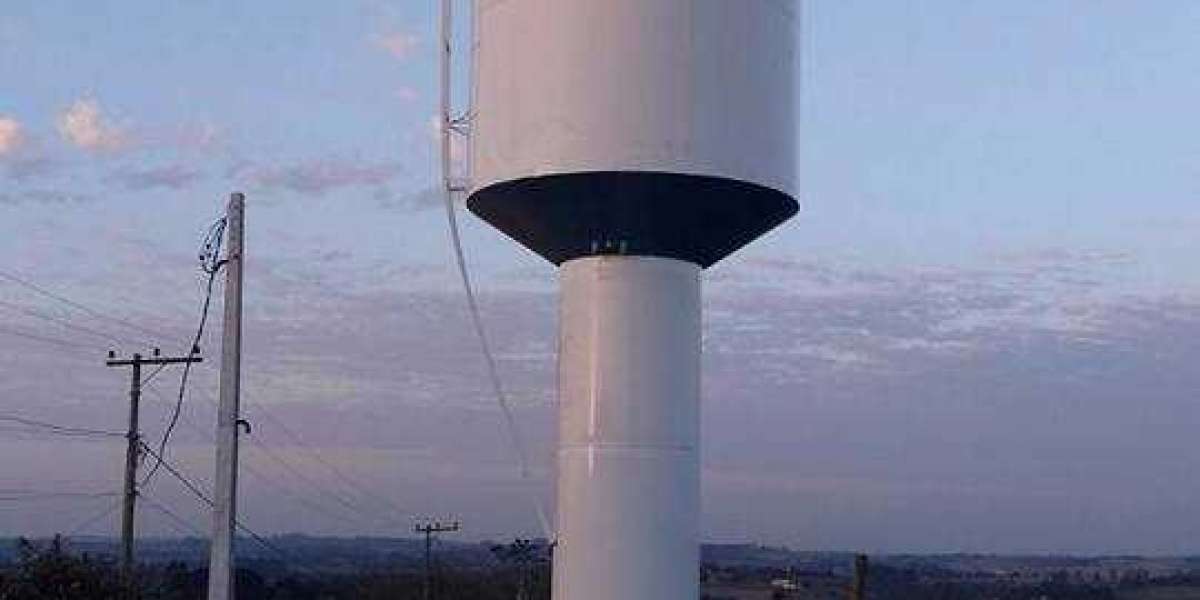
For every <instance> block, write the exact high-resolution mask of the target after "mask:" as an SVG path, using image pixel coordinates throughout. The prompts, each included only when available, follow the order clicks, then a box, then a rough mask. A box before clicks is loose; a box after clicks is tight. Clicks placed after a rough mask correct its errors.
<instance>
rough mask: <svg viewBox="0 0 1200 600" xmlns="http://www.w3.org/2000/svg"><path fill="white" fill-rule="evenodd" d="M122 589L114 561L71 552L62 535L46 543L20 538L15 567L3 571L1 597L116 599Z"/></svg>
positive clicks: (20, 599)
mask: <svg viewBox="0 0 1200 600" xmlns="http://www.w3.org/2000/svg"><path fill="white" fill-rule="evenodd" d="M122 590H123V587H122V585H121V581H120V578H119V576H118V575H117V571H116V570H115V569H113V568H112V565H111V564H109V563H107V562H101V561H98V560H94V559H92V558H90V557H88V556H87V555H83V556H75V555H73V554H71V553H70V552H68V551H67V548H66V544H65V542H64V541H63V538H62V537H61V536H54V539H52V540H50V542H49V543H47V544H46V545H45V546H38V545H37V544H34V543H33V542H31V541H29V540H27V539H25V538H19V539H18V540H17V561H16V565H15V568H14V569H12V570H11V571H9V572H7V573H5V574H3V575H0V600H76V599H79V600H83V599H88V600H108V599H113V600H115V599H117V598H120V597H121V593H122Z"/></svg>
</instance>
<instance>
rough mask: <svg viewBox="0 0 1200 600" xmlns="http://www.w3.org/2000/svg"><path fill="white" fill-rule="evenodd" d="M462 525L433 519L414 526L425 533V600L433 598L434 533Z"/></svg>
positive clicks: (416, 529)
mask: <svg viewBox="0 0 1200 600" xmlns="http://www.w3.org/2000/svg"><path fill="white" fill-rule="evenodd" d="M461 527H462V524H461V523H459V522H458V521H454V522H452V523H442V522H441V521H433V522H431V523H418V524H417V525H415V526H414V527H413V531H416V532H417V533H423V534H425V600H432V599H433V535H434V534H436V533H445V532H449V531H458V530H459V529H460V528H461Z"/></svg>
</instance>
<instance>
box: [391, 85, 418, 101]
mask: <svg viewBox="0 0 1200 600" xmlns="http://www.w3.org/2000/svg"><path fill="white" fill-rule="evenodd" d="M396 97H397V98H399V99H401V100H403V101H405V102H415V101H416V100H417V98H420V97H421V94H420V92H418V91H417V89H416V88H414V87H412V86H410V85H403V86H400V88H399V89H397V90H396Z"/></svg>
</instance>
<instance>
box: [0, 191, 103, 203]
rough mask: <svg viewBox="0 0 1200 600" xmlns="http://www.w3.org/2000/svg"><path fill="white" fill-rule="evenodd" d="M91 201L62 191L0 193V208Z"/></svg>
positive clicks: (81, 195)
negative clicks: (4, 206)
mask: <svg viewBox="0 0 1200 600" xmlns="http://www.w3.org/2000/svg"><path fill="white" fill-rule="evenodd" d="M90 200H91V197H90V196H87V195H86V194H80V193H77V192H69V191H64V190H42V189H37V190H24V191H20V192H0V206H3V205H9V206H19V205H22V204H82V203H85V202H88V201H90Z"/></svg>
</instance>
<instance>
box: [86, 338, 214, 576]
mask: <svg viewBox="0 0 1200 600" xmlns="http://www.w3.org/2000/svg"><path fill="white" fill-rule="evenodd" d="M199 352H200V351H199V350H198V349H196V348H193V349H192V353H191V354H190V355H188V356H178V357H168V356H160V354H161V351H160V350H159V349H158V348H155V349H154V352H153V356H151V357H150V358H143V357H142V355H141V354H134V355H133V357H132V358H128V359H119V358H117V355H116V353H115V352H113V351H111V350H110V351H109V353H108V360H107V361H105V364H106V365H108V366H110V367H132V369H130V379H129V430H128V432H126V434H125V439H126V442H127V445H126V447H125V503H124V506H123V509H124V510H123V511H122V512H121V574H122V576H123V577H124V580H125V582H126V584H128V585H130V586H132V585H133V564H134V563H133V510H134V505H135V504H136V503H137V465H138V450H139V449H140V448H141V443H142V438H141V434H140V433H139V432H138V402H139V401H140V400H141V398H142V365H162V366H164V367H165V366H166V365H172V364H177V363H196V362H200V361H201V358H200V357H199V356H197V354H199Z"/></svg>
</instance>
